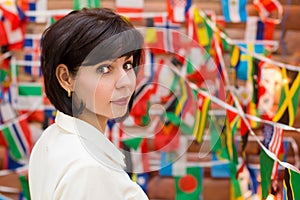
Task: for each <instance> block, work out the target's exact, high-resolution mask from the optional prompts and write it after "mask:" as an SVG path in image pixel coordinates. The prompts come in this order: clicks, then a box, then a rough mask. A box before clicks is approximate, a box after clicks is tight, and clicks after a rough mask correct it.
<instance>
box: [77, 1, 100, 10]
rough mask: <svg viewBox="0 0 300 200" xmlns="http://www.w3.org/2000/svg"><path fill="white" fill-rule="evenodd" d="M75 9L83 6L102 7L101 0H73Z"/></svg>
mask: <svg viewBox="0 0 300 200" xmlns="http://www.w3.org/2000/svg"><path fill="white" fill-rule="evenodd" d="M73 7H74V10H81V9H82V8H100V0H73Z"/></svg>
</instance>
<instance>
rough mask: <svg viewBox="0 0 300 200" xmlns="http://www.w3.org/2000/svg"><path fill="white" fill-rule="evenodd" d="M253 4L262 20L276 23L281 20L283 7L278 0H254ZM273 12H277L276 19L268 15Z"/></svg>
mask: <svg viewBox="0 0 300 200" xmlns="http://www.w3.org/2000/svg"><path fill="white" fill-rule="evenodd" d="M253 5H254V8H255V9H256V10H257V11H258V13H259V16H260V18H261V19H262V20H263V21H266V20H269V21H273V22H274V23H276V24H279V23H280V22H281V18H282V13H283V8H282V5H281V3H280V2H279V1H278V0H254V1H253ZM274 12H277V15H278V16H277V17H278V18H277V19H276V18H272V17H270V16H271V13H274Z"/></svg>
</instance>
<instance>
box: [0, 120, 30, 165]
mask: <svg viewBox="0 0 300 200" xmlns="http://www.w3.org/2000/svg"><path fill="white" fill-rule="evenodd" d="M1 134H2V135H3V136H4V138H5V141H6V143H7V145H8V148H9V153H10V155H11V156H12V158H13V159H15V160H20V159H22V158H24V157H25V156H29V154H30V152H31V149H32V139H31V132H30V129H29V126H28V122H27V119H26V118H25V119H17V120H15V121H13V122H12V123H8V124H6V125H5V126H4V127H3V129H2V130H1Z"/></svg>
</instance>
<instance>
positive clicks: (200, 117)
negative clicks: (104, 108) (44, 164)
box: [0, 0, 300, 199]
mask: <svg viewBox="0 0 300 200" xmlns="http://www.w3.org/2000/svg"><path fill="white" fill-rule="evenodd" d="M76 2H77V3H76ZM76 2H75V1H74V6H75V7H74V8H75V9H80V8H81V7H82V6H84V7H100V1H88V2H85V1H78V0H76ZM124 2H125V3H124ZM268 2H272V4H270V3H268ZM166 3H167V5H168V10H167V14H164V13H160V14H157V13H155V14H153V16H152V17H151V16H150V17H149V15H144V13H143V6H144V1H142V0H137V1H136V4H134V5H135V6H134V7H132V6H128V5H130V4H128V3H127V4H126V1H124V0H117V1H116V7H117V10H118V9H119V11H120V12H122V13H124V15H126V12H133V13H134V14H135V15H134V16H135V17H132V18H131V17H129V19H130V20H133V19H134V20H137V19H139V20H141V19H143V18H144V17H145V16H146V21H147V23H146V24H147V29H146V30H147V31H146V35H145V42H146V46H147V47H148V49H149V50H150V53H149V54H150V59H151V60H150V61H149V63H151V66H150V71H144V72H142V73H144V75H145V79H143V80H142V81H141V82H140V83H139V85H138V92H137V98H136V99H137V101H136V102H135V104H134V106H133V110H132V113H131V114H130V118H131V119H133V121H134V123H135V124H137V125H143V126H145V125H148V124H149V123H151V120H150V116H149V111H150V107H151V105H152V104H153V102H155V103H161V104H163V105H164V106H165V108H166V112H165V113H164V114H163V115H162V116H160V117H159V118H160V119H159V120H158V121H157V126H156V127H155V130H156V131H155V132H156V133H157V134H156V135H155V136H154V149H155V150H158V151H159V152H160V165H161V166H160V168H159V169H160V175H167V176H170V175H171V176H174V177H175V186H176V199H187V198H191V197H199V196H200V194H201V192H202V187H201V184H202V183H201V182H202V179H203V172H202V168H201V167H200V168H199V167H198V166H196V165H195V166H190V165H189V164H188V161H187V158H186V157H184V156H182V157H181V158H180V159H179V160H176V158H178V155H181V154H182V151H184V150H186V149H187V147H186V141H185V139H184V137H181V135H182V136H193V138H194V140H195V141H197V142H198V143H201V142H203V138H204V137H205V134H207V133H206V132H205V129H207V121H208V122H210V124H211V125H210V127H209V128H210V129H213V130H214V131H211V132H212V133H211V135H210V137H211V139H213V135H212V134H213V133H215V135H214V137H215V139H214V141H215V142H212V146H211V148H212V151H213V153H214V154H213V155H214V157H212V159H216V160H217V161H218V160H226V161H227V163H228V165H227V167H228V177H229V178H230V180H231V191H232V193H231V196H232V198H233V199H239V198H242V196H243V195H244V194H243V193H242V191H243V186H242V184H241V183H240V180H239V179H237V177H239V176H242V175H243V171H244V170H245V169H246V168H247V170H248V171H249V173H250V171H251V170H252V169H251V168H249V167H247V163H246V162H245V152H244V150H245V147H246V145H247V138H248V135H251V136H253V137H254V138H256V141H257V142H258V144H259V145H260V147H261V149H262V151H261V153H260V161H261V162H263V163H266V162H268V163H270V165H268V166H266V165H261V166H263V167H262V168H261V169H260V174H261V176H262V177H264V179H262V180H261V184H262V196H263V198H267V196H268V195H269V193H270V190H271V189H273V187H274V181H275V180H276V179H277V177H278V171H279V170H280V169H279V168H280V167H279V164H280V166H283V167H285V170H284V192H285V195H286V196H288V197H289V198H291V199H292V198H296V197H297V195H299V194H298V193H297V192H295V191H297V186H296V185H295V182H296V181H299V179H300V178H299V171H298V170H297V169H296V167H294V166H292V165H290V164H289V163H286V162H285V161H283V160H284V159H282V158H281V156H282V154H283V152H284V147H283V146H284V144H283V143H284V142H283V130H293V131H298V132H299V129H297V128H294V127H292V126H293V123H294V121H295V113H296V111H297V102H298V99H299V90H300V89H299V85H300V84H299V82H300V80H299V77H300V75H299V71H300V70H299V67H297V66H292V65H288V64H284V63H280V62H276V61H273V60H272V59H271V57H270V52H267V51H266V50H265V47H266V45H264V43H261V44H256V43H255V41H257V40H262V41H264V40H272V39H273V34H272V29H274V24H276V23H278V22H279V21H280V20H281V15H282V8H281V5H280V4H278V2H277V1H255V2H254V4H255V5H256V6H257V9H258V11H259V13H260V16H259V17H260V19H258V18H256V19H254V18H251V17H249V16H247V14H246V10H245V7H244V5H245V2H243V1H241V0H239V1H221V3H222V6H223V12H224V17H225V21H227V22H229V21H230V22H241V21H244V22H247V23H249V24H247V26H248V29H249V30H248V31H246V33H247V34H246V35H245V39H246V40H247V41H248V42H247V43H239V44H236V43H235V42H233V40H232V39H231V38H229V37H228V35H226V33H225V32H224V31H222V30H221V29H220V28H219V26H218V25H217V24H216V22H215V21H214V20H215V19H216V18H215V16H213V15H211V16H207V15H206V14H205V13H204V12H202V11H199V10H198V9H197V8H195V7H193V6H191V5H192V4H191V1H188V0H186V1H179V0H178V1H169V0H168V1H167V2H166ZM14 5H16V4H14ZM35 7H36V8H34V6H29V7H28V8H26V9H25V8H24V10H26V11H29V12H25V14H26V13H30V15H32V16H31V18H30V20H32V21H34V22H41V21H44V20H45V18H46V22H47V23H48V24H50V23H55V21H56V20H59V18H60V17H62V16H63V15H62V14H61V13H59V15H56V14H55V12H53V11H51V13H50V14H49V15H48V14H47V10H46V8H41V7H39V6H37V5H36V6H35ZM11 8H12V7H5V6H4V7H1V9H2V10H3V11H4V10H5V13H6V12H7V10H9V9H11ZM34 9H35V10H36V11H37V12H35V11H34ZM237 9H239V10H237ZM12 10H13V9H11V11H12ZM17 10H19V9H17ZM233 10H236V11H238V12H233ZM32 11H33V12H32ZM40 11H44V13H46V14H44V15H43V19H39V16H38V15H37V16H36V13H38V12H40ZM272 12H278V19H275V20H273V19H271V18H270V17H269V16H270V13H272ZM2 13H4V12H0V14H2ZM137 13H138V14H137ZM14 14H15V16H17V17H14V18H13V19H14V20H16V22H18V24H22V22H24V16H23V17H22V12H21V11H18V12H16V10H14ZM23 14H24V13H23ZM232 14H235V15H232ZM3 16H4V17H2V18H1V19H2V21H1V22H3V24H5V23H7V22H9V20H10V19H11V18H5V17H7V16H8V15H7V13H6V14H5V15H3ZM128 16H130V14H128ZM136 16H139V17H136ZM140 16H142V17H140ZM272 16H273V15H272ZM35 17H36V18H35ZM186 17H187V18H186ZM3 19H5V20H8V19H9V20H8V21H5V20H4V21H3ZM40 20H41V21H40ZM10 22H11V24H13V23H12V21H10ZM182 22H186V24H187V27H186V28H187V33H188V35H189V37H190V38H192V40H193V41H195V42H196V43H197V45H198V47H199V46H200V47H201V48H200V50H199V49H197V48H195V47H193V48H190V47H189V48H187V49H184V50H183V49H182V46H180V43H179V42H178V41H180V36H181V35H180V34H179V33H180V31H182V30H181V24H180V23H182ZM1 25H2V23H1ZM23 25H24V24H22V25H20V26H19V27H18V28H16V27H14V29H8V30H6V29H7V27H8V26H7V25H6V26H0V28H1V27H2V28H3V27H4V28H5V31H6V32H1V33H6V36H5V37H0V38H2V40H0V44H1V45H0V46H7V45H8V49H6V50H5V49H4V53H5V52H9V50H12V49H18V48H19V49H22V50H24V53H25V54H24V59H23V60H17V61H16V62H15V63H14V64H13V65H15V64H18V65H19V66H17V68H21V66H24V72H25V73H27V74H28V75H29V76H33V77H41V72H40V68H39V62H38V60H39V56H40V49H39V45H40V44H39V43H40V41H39V40H40V37H39V36H37V37H36V36H33V35H26V34H24V33H22V30H23V29H22V28H24V26H23ZM254 25H255V26H254ZM249 27H251V28H252V29H251V30H250V28H249ZM4 28H3V29H4ZM15 28H16V29H15ZM12 30H13V31H15V32H14V34H15V35H17V36H16V38H19V39H18V40H17V39H13V38H8V37H7V34H8V33H9V34H11V31H12ZM8 31H10V32H8ZM268 31H269V32H268ZM3 38H6V39H5V40H3ZM11 41H13V42H11ZM249 41H250V42H249ZM20 42H21V43H20ZM20 44H21V45H20ZM184 48H186V46H185V47H184ZM203 49H204V50H205V52H203ZM229 51H231V62H230V67H231V69H232V71H233V72H234V76H235V80H234V83H235V84H236V85H235V87H230V86H229V81H228V79H229V78H228V74H227V73H226V70H225V68H226V66H228V65H227V64H226V63H225V61H224V60H223V54H224V53H225V52H227V53H228V52H229ZM170 52H171V53H172V52H179V53H178V55H176V56H174V57H172V61H171V63H172V64H171V65H170V62H169V60H167V59H161V58H159V55H161V54H168V53H170ZM6 55H7V54H4V55H3V54H2V55H1V59H0V62H1V61H2V62H3V61H7V60H9V59H7V58H5V57H6ZM200 55H201V58H200V59H199V57H200ZM197 57H198V58H197ZM157 58H158V62H156V61H157ZM253 58H254V59H253ZM253 60H254V61H255V62H253ZM263 63H271V64H274V65H276V66H278V67H280V68H281V69H280V70H278V74H279V76H280V77H281V79H282V80H287V79H289V80H290V81H289V82H283V87H282V92H281V94H282V95H281V98H280V101H279V106H278V110H275V111H274V113H265V112H266V110H269V109H266V107H267V106H269V105H272V104H273V103H274V102H273V103H272V100H271V99H272V92H271V91H270V90H267V89H266V88H268V86H269V85H262V84H260V83H261V82H263V80H260V77H261V74H262V73H265V71H263V70H262V65H263ZM6 66H7V67H6V68H4V70H2V69H1V103H3V104H1V123H2V124H1V126H0V130H1V134H0V142H1V145H4V146H6V147H8V150H9V151H8V152H7V159H8V160H10V161H9V165H10V166H12V165H14V166H22V164H24V163H22V161H23V160H24V159H25V160H26V158H27V157H28V156H29V154H30V150H31V148H32V145H33V144H32V143H33V142H32V140H31V139H30V138H31V137H30V135H31V134H30V129H29V127H28V121H29V122H30V121H31V120H38V121H39V122H42V123H45V125H44V126H45V127H46V126H47V124H49V123H53V118H54V116H55V109H54V108H53V107H51V105H50V103H49V102H48V101H47V98H45V97H44V94H43V88H42V85H40V84H36V83H30V84H28V83H22V82H16V80H14V78H12V76H17V74H15V72H14V71H13V70H11V69H12V68H11V66H10V65H9V64H8V65H7V64H6ZM166 66H167V67H166ZM166 68H168V69H166ZM170 68H171V70H170ZM145 70H146V69H145ZM199 72H200V73H199ZM216 72H219V73H216ZM203 74H214V76H213V78H212V77H202V76H203ZM163 76H164V77H163ZM166 77H170V78H169V80H165V79H166ZM216 77H217V78H216ZM291 77H292V78H291ZM162 80H163V81H164V82H163V84H164V86H165V87H168V88H169V89H170V90H169V91H167V92H166V91H163V92H162V89H161V88H160V87H159V86H158V85H157V84H155V83H160V82H162ZM218 81H219V82H218ZM239 81H246V82H247V83H246V85H245V86H240V85H239V84H238V82H239ZM205 83H207V84H208V83H209V84H208V85H209V87H208V86H205ZM222 84H223V85H222ZM10 86H13V87H10ZM225 87H228V89H229V90H230V91H231V92H232V95H233V97H232V98H233V99H234V98H236V97H237V98H236V100H235V101H234V100H232V99H230V98H231V97H230V98H228V97H226V96H227V95H226V94H227V89H224V91H221V90H220V89H219V90H218V89H216V88H225ZM199 89H200V90H199ZM208 89H209V90H208ZM205 90H208V91H205ZM209 92H211V94H210V93H209ZM256 94H257V96H255V95H256ZM32 99H34V101H35V102H38V103H37V105H36V107H32V106H31V104H29V103H28V102H30V101H32ZM260 99H264V100H265V101H264V102H269V104H263V103H261V102H260ZM267 100H268V101H267ZM26 102H27V103H26ZM4 103H5V104H4ZM10 103H12V105H13V108H9V107H10V106H8V105H9V104H10ZM4 105H6V107H4ZM216 105H218V106H220V107H222V108H224V109H225V110H226V113H227V115H226V116H227V119H224V120H225V121H223V123H221V125H218V122H217V120H215V119H213V117H215V116H213V115H210V114H209V110H210V109H211V108H212V107H213V106H216ZM257 108H262V109H261V112H260V113H257V112H255V111H256V110H257ZM263 108H264V109H263ZM14 109H16V111H15V110H14ZM2 110H3V111H4V110H5V112H2ZM8 110H10V111H9V112H7V111H8ZM3 113H6V114H7V113H9V116H8V115H6V116H5V115H3ZM22 113H27V115H21V116H18V115H19V114H22ZM28 113H30V115H29V114H28ZM24 116H26V120H25V118H24ZM27 120H28V121H27ZM262 124H263V125H262ZM124 125H126V123H125V124H123V125H122V123H121V124H119V125H118V126H117V125H116V123H114V122H110V124H108V129H107V130H108V133H106V134H107V135H108V137H109V139H110V140H112V141H113V142H114V143H115V144H116V145H117V146H118V147H120V148H122V149H126V151H127V152H129V154H128V156H126V157H127V158H128V160H127V166H129V167H131V168H130V169H128V170H130V171H135V172H137V173H133V174H132V175H131V177H132V179H133V180H135V181H136V182H137V183H139V184H141V185H142V186H143V189H144V190H145V191H146V190H147V186H146V184H147V180H149V177H148V178H147V177H146V176H147V173H143V172H147V171H149V170H150V168H151V166H150V161H149V159H150V158H149V157H146V156H142V155H147V152H148V150H149V147H148V146H147V144H148V141H147V139H146V138H142V137H141V138H126V137H125V136H126V134H124V133H123V132H122V129H123V126H124ZM257 127H262V128H263V134H264V140H263V141H261V140H260V139H259V138H258V137H257V136H256V135H255V133H254V132H253V130H252V129H253V128H257ZM237 129H239V132H240V135H241V137H242V146H243V148H242V150H243V151H242V159H243V162H242V163H243V164H242V166H240V165H239V164H240V162H239V161H238V157H239V156H238V152H237V150H236V143H235V137H236V134H235V133H236V132H235V131H236V130H237ZM178 133H180V135H179V134H178ZM141 152H142V153H141ZM175 160H176V162H174V161H175ZM7 163H8V162H7ZM213 166H215V165H213ZM7 167H8V164H7ZM251 173H252V175H253V174H255V173H256V172H251ZM251 173H250V174H251ZM253 176H255V175H253ZM20 181H21V183H23V184H24V187H23V184H22V187H23V188H26V176H25V178H24V177H23V178H20ZM270 181H271V182H270ZM186 183H189V184H186ZM252 184H253V186H252V188H253V194H256V193H257V191H256V186H255V185H257V184H256V183H255V178H253V179H252ZM187 186H188V187H187ZM24 191H26V190H25V189H24ZM24 196H27V199H29V195H28V193H26V192H24Z"/></svg>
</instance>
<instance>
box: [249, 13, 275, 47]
mask: <svg viewBox="0 0 300 200" xmlns="http://www.w3.org/2000/svg"><path fill="white" fill-rule="evenodd" d="M274 31H275V23H274V21H271V20H265V21H262V20H261V19H260V18H259V17H257V16H250V17H248V20H247V22H246V31H245V40H249V41H251V40H273V38H274Z"/></svg>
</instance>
